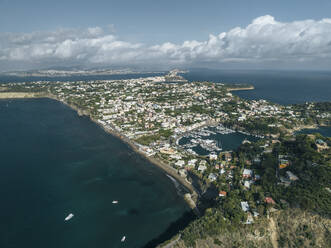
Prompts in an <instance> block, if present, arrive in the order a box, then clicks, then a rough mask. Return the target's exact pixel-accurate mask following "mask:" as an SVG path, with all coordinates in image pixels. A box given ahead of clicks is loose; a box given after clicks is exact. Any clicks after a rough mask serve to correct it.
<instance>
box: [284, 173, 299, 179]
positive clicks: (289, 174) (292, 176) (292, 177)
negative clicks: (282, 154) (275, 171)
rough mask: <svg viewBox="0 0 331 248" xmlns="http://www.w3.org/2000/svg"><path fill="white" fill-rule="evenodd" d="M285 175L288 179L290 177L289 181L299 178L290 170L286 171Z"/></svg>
mask: <svg viewBox="0 0 331 248" xmlns="http://www.w3.org/2000/svg"><path fill="white" fill-rule="evenodd" d="M286 176H287V178H288V179H290V180H291V181H296V180H298V179H299V178H298V177H297V176H296V175H294V174H293V173H292V172H291V171H286Z"/></svg>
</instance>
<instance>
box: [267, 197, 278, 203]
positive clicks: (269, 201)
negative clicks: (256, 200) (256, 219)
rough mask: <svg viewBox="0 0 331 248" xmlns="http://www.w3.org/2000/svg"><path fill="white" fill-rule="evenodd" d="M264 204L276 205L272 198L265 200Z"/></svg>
mask: <svg viewBox="0 0 331 248" xmlns="http://www.w3.org/2000/svg"><path fill="white" fill-rule="evenodd" d="M264 202H265V203H267V204H272V205H275V204H276V202H275V201H274V199H272V198H271V197H266V198H264Z"/></svg>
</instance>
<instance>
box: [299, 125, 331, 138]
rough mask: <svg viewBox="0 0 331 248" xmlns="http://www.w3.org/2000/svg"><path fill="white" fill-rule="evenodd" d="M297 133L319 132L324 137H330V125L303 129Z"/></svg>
mask: <svg viewBox="0 0 331 248" xmlns="http://www.w3.org/2000/svg"><path fill="white" fill-rule="evenodd" d="M297 133H303V134H313V133H320V134H321V135H323V136H325V137H331V127H319V128H315V129H303V130H301V131H299V132H297Z"/></svg>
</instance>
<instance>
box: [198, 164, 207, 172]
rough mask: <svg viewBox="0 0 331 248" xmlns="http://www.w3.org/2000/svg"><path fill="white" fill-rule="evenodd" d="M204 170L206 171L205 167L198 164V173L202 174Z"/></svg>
mask: <svg viewBox="0 0 331 248" xmlns="http://www.w3.org/2000/svg"><path fill="white" fill-rule="evenodd" d="M206 169H207V166H206V165H202V164H200V165H199V167H198V171H201V172H204V171H205V170H206Z"/></svg>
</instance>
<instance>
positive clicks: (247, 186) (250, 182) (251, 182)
mask: <svg viewBox="0 0 331 248" xmlns="http://www.w3.org/2000/svg"><path fill="white" fill-rule="evenodd" d="M252 184H253V181H252V180H249V181H247V180H246V181H244V186H245V187H246V188H248V189H249V188H250V187H251V185H252Z"/></svg>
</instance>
